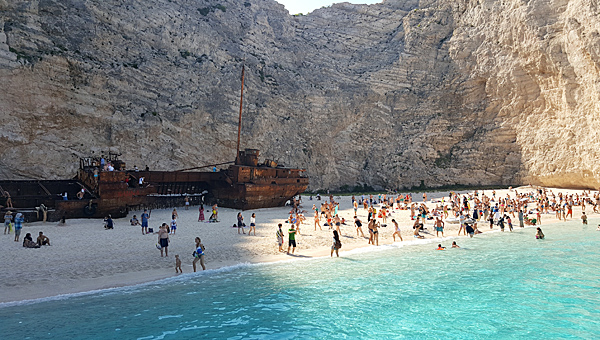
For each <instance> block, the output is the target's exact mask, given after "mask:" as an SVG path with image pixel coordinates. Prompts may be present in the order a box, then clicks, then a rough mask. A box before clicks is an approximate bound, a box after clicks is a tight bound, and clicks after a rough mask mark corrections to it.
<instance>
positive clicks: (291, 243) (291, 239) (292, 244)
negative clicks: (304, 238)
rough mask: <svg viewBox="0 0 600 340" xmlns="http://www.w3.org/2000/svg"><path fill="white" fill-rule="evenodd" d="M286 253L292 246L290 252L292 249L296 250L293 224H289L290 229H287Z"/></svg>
mask: <svg viewBox="0 0 600 340" xmlns="http://www.w3.org/2000/svg"><path fill="white" fill-rule="evenodd" d="M288 235H289V238H288V251H287V253H288V255H289V254H290V248H291V247H293V248H292V254H294V251H295V250H296V229H294V225H293V224H292V225H291V228H290V230H288Z"/></svg>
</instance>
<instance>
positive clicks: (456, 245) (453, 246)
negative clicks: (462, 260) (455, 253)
mask: <svg viewBox="0 0 600 340" xmlns="http://www.w3.org/2000/svg"><path fill="white" fill-rule="evenodd" d="M452 248H460V247H459V246H458V244H456V241H452Z"/></svg>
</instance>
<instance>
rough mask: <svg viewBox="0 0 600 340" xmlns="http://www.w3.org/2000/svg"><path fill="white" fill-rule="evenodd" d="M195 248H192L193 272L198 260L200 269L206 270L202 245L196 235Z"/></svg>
mask: <svg viewBox="0 0 600 340" xmlns="http://www.w3.org/2000/svg"><path fill="white" fill-rule="evenodd" d="M195 241H196V250H194V253H193V254H192V255H194V261H192V266H193V267H194V273H195V272H196V263H197V262H198V261H200V265H201V266H202V270H206V266H205V265H204V250H205V249H206V248H204V245H203V244H202V241H201V240H200V237H196V239H195Z"/></svg>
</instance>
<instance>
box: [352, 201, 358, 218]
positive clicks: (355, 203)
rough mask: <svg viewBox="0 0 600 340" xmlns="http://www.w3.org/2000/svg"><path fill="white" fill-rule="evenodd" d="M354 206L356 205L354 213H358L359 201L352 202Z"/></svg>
mask: <svg viewBox="0 0 600 340" xmlns="http://www.w3.org/2000/svg"><path fill="white" fill-rule="evenodd" d="M352 206H353V207H354V215H356V211H357V210H358V202H357V201H354V202H352Z"/></svg>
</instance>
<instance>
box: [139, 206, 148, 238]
mask: <svg viewBox="0 0 600 340" xmlns="http://www.w3.org/2000/svg"><path fill="white" fill-rule="evenodd" d="M141 218H142V235H145V234H147V233H148V219H150V214H149V213H148V210H146V209H144V213H143V214H142V216H141Z"/></svg>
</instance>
